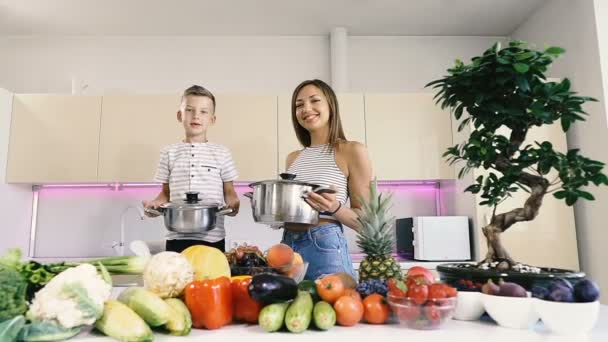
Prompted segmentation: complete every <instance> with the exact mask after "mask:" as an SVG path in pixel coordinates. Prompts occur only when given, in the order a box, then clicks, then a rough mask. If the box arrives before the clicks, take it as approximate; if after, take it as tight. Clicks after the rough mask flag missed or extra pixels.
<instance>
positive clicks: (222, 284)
mask: <svg viewBox="0 0 608 342" xmlns="http://www.w3.org/2000/svg"><path fill="white" fill-rule="evenodd" d="M184 298H185V302H186V306H187V307H188V310H189V311H190V313H191V314H192V326H193V327H194V328H199V329H200V328H205V329H218V328H221V327H222V326H224V325H226V324H230V322H232V291H231V287H230V279H228V278H227V277H219V278H215V279H208V280H195V281H193V282H191V283H190V284H188V286H186V288H185V289H184Z"/></svg>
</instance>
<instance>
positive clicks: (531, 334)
mask: <svg viewBox="0 0 608 342" xmlns="http://www.w3.org/2000/svg"><path fill="white" fill-rule="evenodd" d="M380 338H396V339H398V340H395V341H420V342H451V341H463V342H473V341H484V342H503V341H504V342H536V341H538V342H600V341H601V342H606V341H608V305H602V306H601V308H600V317H599V320H598V322H597V324H596V326H595V328H594V330H593V331H592V332H591V333H590V334H587V335H554V334H551V333H549V332H547V331H546V330H545V328H544V326H543V324H542V323H539V324H537V325H536V327H535V329H534V330H518V329H508V328H502V327H499V326H497V325H496V324H494V323H493V322H490V321H476V322H464V321H456V320H450V321H448V322H446V323H445V325H443V326H442V327H441V328H440V329H439V330H429V331H423V330H413V329H408V328H406V327H405V326H401V325H398V324H387V325H368V324H364V323H360V324H358V325H356V326H354V327H347V328H346V327H340V326H335V327H333V328H332V329H330V330H329V331H316V330H307V331H305V332H304V333H302V334H293V333H289V332H276V333H266V332H264V331H263V330H262V329H261V328H260V327H258V326H257V325H242V324H241V325H229V326H226V327H223V328H221V329H217V330H199V329H193V330H192V333H190V335H188V336H184V337H176V336H169V335H164V334H161V333H156V335H155V340H154V341H157V342H180V341H181V342H185V341H205V342H212V341H218V342H219V341H226V340H227V341H236V340H237V339H238V340H244V341H247V342H251V341H263V342H269V341H281V342H284V341H285V340H287V339H288V340H289V341H298V340H302V341H304V340H305V341H308V342H310V341H311V340H313V339H314V340H315V341H331V342H341V341H348V342H351V341H373V340H375V339H376V340H377V339H380ZM69 341H90V342H110V341H115V340H113V339H111V338H109V337H106V336H101V335H98V334H94V335H87V334H83V335H80V336H78V337H76V338H73V339H71V340H69ZM387 341H388V340H387Z"/></svg>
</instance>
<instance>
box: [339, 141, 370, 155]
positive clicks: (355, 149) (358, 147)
mask: <svg viewBox="0 0 608 342" xmlns="http://www.w3.org/2000/svg"><path fill="white" fill-rule="evenodd" d="M338 149H340V150H342V152H343V153H344V155H345V156H348V157H349V158H358V157H360V156H362V155H367V147H365V145H364V144H362V143H360V142H358V141H342V142H340V143H338Z"/></svg>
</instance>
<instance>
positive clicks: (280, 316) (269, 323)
mask: <svg viewBox="0 0 608 342" xmlns="http://www.w3.org/2000/svg"><path fill="white" fill-rule="evenodd" d="M288 306H289V303H274V304H270V305H266V306H265V307H263V308H262V310H261V311H260V315H259V316H258V324H259V325H260V327H261V328H262V329H264V331H267V332H273V331H277V330H279V329H281V327H282V326H283V321H284V320H285V312H286V311H287V307H288Z"/></svg>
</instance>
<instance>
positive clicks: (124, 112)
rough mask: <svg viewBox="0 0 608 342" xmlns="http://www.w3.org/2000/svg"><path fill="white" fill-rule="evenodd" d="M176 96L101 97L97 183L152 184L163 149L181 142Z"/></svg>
mask: <svg viewBox="0 0 608 342" xmlns="http://www.w3.org/2000/svg"><path fill="white" fill-rule="evenodd" d="M180 99H181V97H180V96H179V95H120V96H104V97H103V111H102V115H101V136H100V144H99V181H101V182H151V181H153V179H154V174H155V172H156V168H157V166H158V161H159V157H160V150H161V148H162V147H163V146H165V145H169V144H173V143H177V142H179V141H181V140H182V139H183V138H184V127H183V126H182V124H181V123H180V122H178V121H177V111H178V109H179V104H180Z"/></svg>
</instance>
